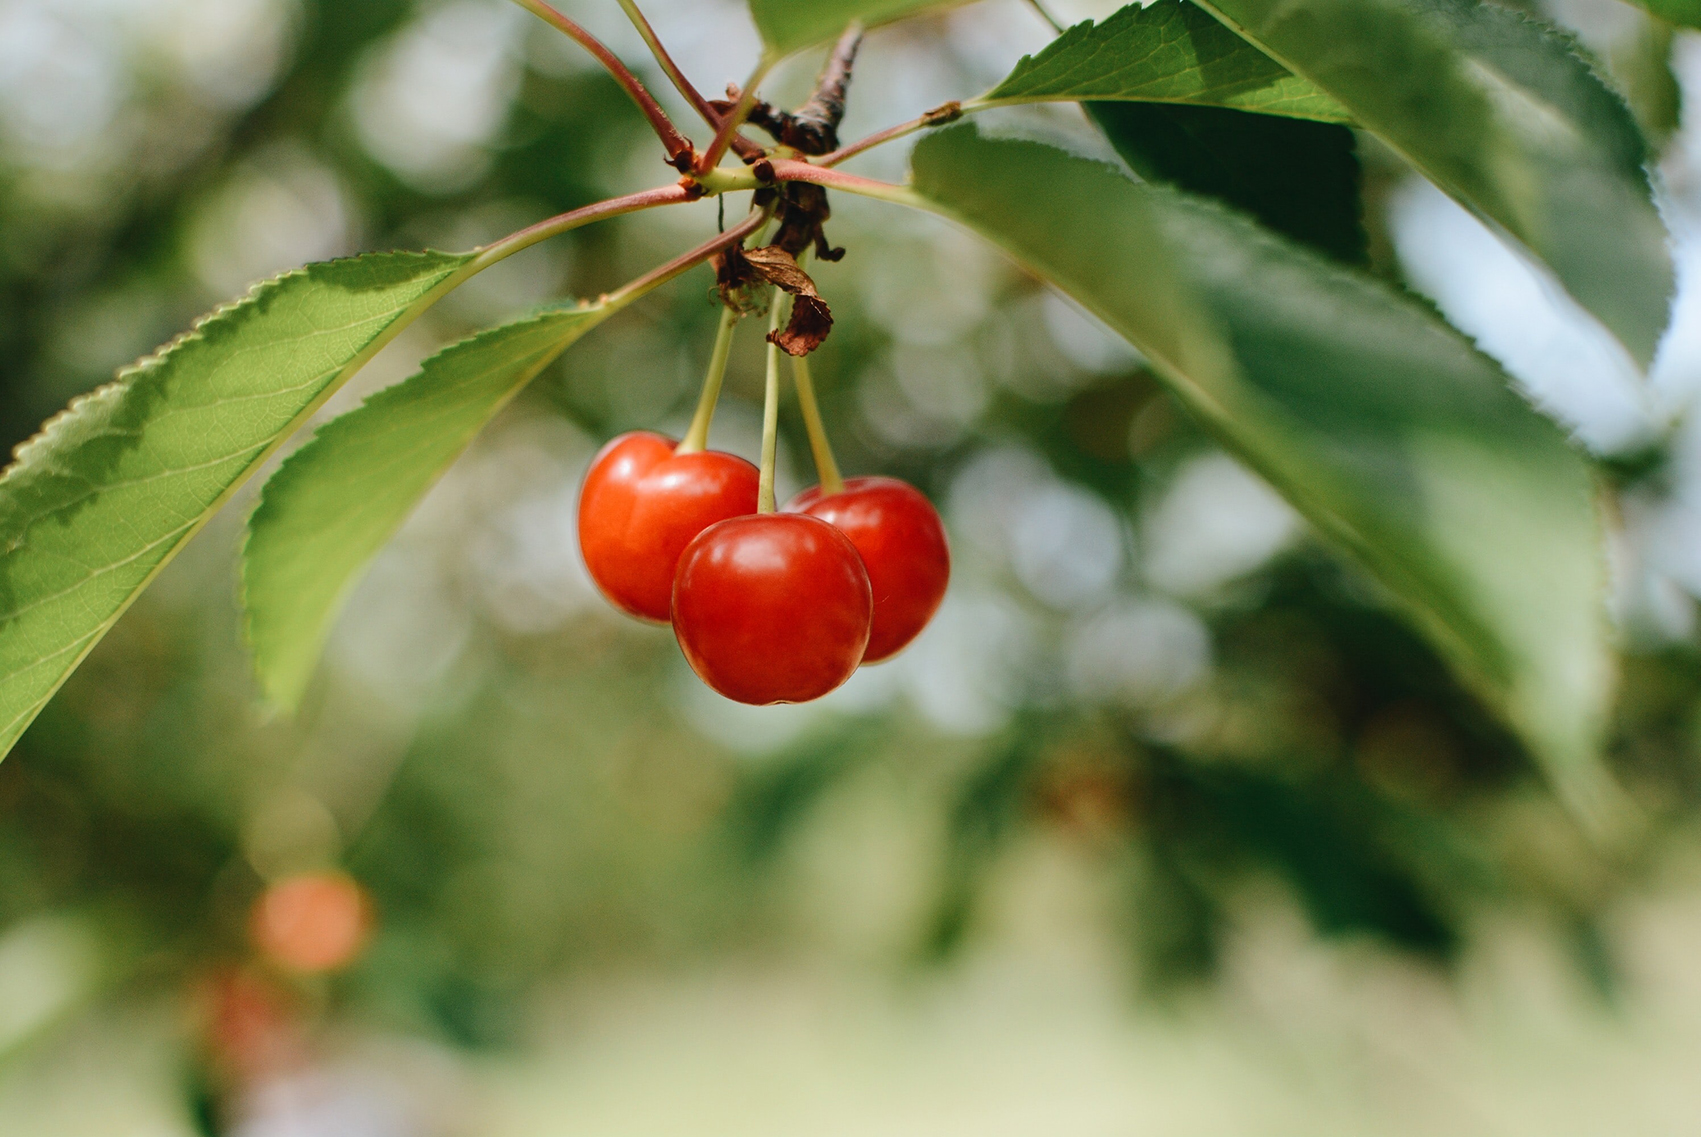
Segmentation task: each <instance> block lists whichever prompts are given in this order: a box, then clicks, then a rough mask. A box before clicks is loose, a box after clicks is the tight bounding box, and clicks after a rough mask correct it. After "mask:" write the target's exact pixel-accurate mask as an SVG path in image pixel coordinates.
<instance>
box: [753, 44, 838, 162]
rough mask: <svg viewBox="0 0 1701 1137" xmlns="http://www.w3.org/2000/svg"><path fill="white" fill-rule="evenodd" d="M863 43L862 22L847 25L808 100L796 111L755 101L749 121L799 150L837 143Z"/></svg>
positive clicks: (822, 151) (806, 151) (826, 147)
mask: <svg viewBox="0 0 1701 1137" xmlns="http://www.w3.org/2000/svg"><path fill="white" fill-rule="evenodd" d="M861 46H862V25H861V24H859V23H853V24H851V25H850V27H848V28H846V29H845V31H844V34H843V35H841V36H840V37H839V42H838V43H837V44H835V45H834V47H833V53H832V55H830V56H828V57H827V64H826V66H825V67H823V68H822V69H821V77H820V78H819V79H817V80H816V81H815V90H814V92H813V93H812V94H811V95H810V96H809V101H808V102H806V103H804V104H803V105H802V106H801V107H799V108H798V109H797V110H795V111H782V110H779V109H777V108H775V107H772V106H770V105H769V104H767V103H765V102H760V101H758V102H757V103H756V104H755V105H754V106H753V107H752V108H751V111H750V124H751V125H752V126H759V127H761V128H762V129H763V130H765V131H767V132H768V133H769V134H771V135H773V138H774V141H776V142H778V143H780V144H781V145H782V146H790V147H791V148H792V149H793V150H796V151H798V152H799V153H800V154H825V153H827V152H829V151H831V150H835V149H837V148H838V145H839V124H840V123H841V122H843V121H844V118H845V95H846V93H847V92H848V91H849V90H850V81H851V68H852V67H853V66H854V65H855V64H856V52H857V48H859V47H861Z"/></svg>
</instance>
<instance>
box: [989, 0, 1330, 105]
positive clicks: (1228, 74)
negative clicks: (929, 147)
mask: <svg viewBox="0 0 1701 1137" xmlns="http://www.w3.org/2000/svg"><path fill="white" fill-rule="evenodd" d="M1060 99H1082V100H1084V99H1117V100H1126V101H1130V102H1144V103H1192V104H1195V105H1199V106H1211V107H1232V108H1234V109H1236V110H1243V111H1258V112H1261V113H1263V114H1273V115H1286V116H1289V117H1292V118H1309V119H1316V120H1318V121H1319V122H1350V121H1351V119H1352V116H1351V115H1349V114H1348V113H1347V111H1346V110H1345V109H1344V108H1343V107H1342V106H1341V104H1340V103H1337V102H1336V101H1335V100H1334V99H1332V98H1330V97H1329V96H1328V95H1326V94H1324V93H1323V92H1322V91H1320V90H1318V89H1317V88H1316V87H1315V86H1313V85H1312V84H1311V83H1309V82H1307V81H1306V80H1304V79H1301V78H1300V77H1299V76H1297V75H1295V74H1294V73H1293V72H1291V71H1289V70H1288V69H1287V68H1285V67H1283V66H1282V65H1281V64H1280V63H1277V62H1276V61H1275V60H1273V59H1271V58H1270V57H1269V56H1268V55H1265V54H1264V53H1263V52H1262V51H1259V50H1258V49H1257V48H1256V47H1253V46H1252V45H1251V44H1249V43H1247V42H1246V41H1245V40H1243V39H1241V38H1240V37H1239V36H1237V35H1235V34H1234V33H1233V32H1231V31H1230V30H1229V29H1227V28H1225V27H1223V25H1222V24H1221V23H1219V22H1217V21H1216V20H1215V19H1213V18H1212V17H1211V15H1210V14H1209V13H1207V12H1205V11H1204V10H1203V9H1201V8H1199V7H1198V6H1197V5H1195V4H1191V3H1188V2H1186V0H1157V2H1156V3H1154V4H1153V5H1152V6H1151V7H1149V8H1142V7H1140V5H1138V4H1130V5H1129V6H1128V7H1126V8H1123V9H1121V10H1120V11H1118V12H1117V13H1116V14H1114V15H1112V16H1110V17H1109V18H1108V19H1106V20H1105V21H1104V22H1103V23H1102V24H1098V25H1096V26H1095V25H1094V24H1093V22H1092V21H1091V20H1088V21H1087V22H1086V23H1083V24H1077V25H1076V26H1074V27H1073V28H1070V29H1069V30H1068V31H1066V32H1064V33H1063V34H1062V35H1061V36H1059V37H1057V38H1056V39H1055V40H1053V41H1052V42H1051V43H1050V44H1049V45H1048V46H1047V47H1046V49H1045V50H1044V51H1042V52H1040V53H1039V54H1038V55H1024V56H1023V57H1022V61H1021V62H1020V63H1018V64H1016V69H1015V70H1014V71H1012V72H1011V73H1010V76H1009V78H1007V79H1005V80H1004V82H1002V83H1000V84H999V85H998V86H996V87H994V88H993V89H992V90H991V91H989V92H987V93H986V94H985V95H983V96H981V98H980V99H977V100H975V101H976V102H978V103H989V104H1000V103H1031V102H1041V101H1047V100H1060Z"/></svg>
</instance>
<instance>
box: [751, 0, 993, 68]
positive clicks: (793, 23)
mask: <svg viewBox="0 0 1701 1137" xmlns="http://www.w3.org/2000/svg"><path fill="white" fill-rule="evenodd" d="M963 3H967V0H750V17H751V19H753V20H755V21H756V30H757V31H758V32H760V33H761V34H762V43H763V44H764V45H766V47H767V54H768V56H769V58H771V59H778V58H779V57H780V56H783V55H790V54H791V53H792V52H794V51H797V50H799V49H801V48H805V47H811V46H813V45H815V44H818V43H823V42H825V41H827V40H830V39H833V38H835V37H836V36H838V34H839V33H840V32H842V31H844V30H845V28H846V26H848V25H849V24H850V23H851V21H853V20H861V21H862V23H863V24H864V25H865V26H867V27H873V26H875V25H876V24H885V23H890V22H891V21H893V20H901V19H903V18H904V17H905V16H914V15H917V14H919V13H921V12H926V11H930V10H935V9H939V8H948V7H953V6H955V5H957V4H963Z"/></svg>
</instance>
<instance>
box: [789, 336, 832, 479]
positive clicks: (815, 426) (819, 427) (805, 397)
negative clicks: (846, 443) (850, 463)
mask: <svg viewBox="0 0 1701 1137" xmlns="http://www.w3.org/2000/svg"><path fill="white" fill-rule="evenodd" d="M791 377H792V380H793V381H794V382H795V383H796V384H797V405H798V408H799V409H800V410H802V411H803V429H804V430H805V431H807V432H808V434H809V450H810V453H812V454H814V455H815V476H816V477H817V478H819V479H820V481H821V492H822V493H824V494H835V493H843V492H844V489H845V479H844V478H843V477H842V476H841V475H840V474H839V464H838V462H837V461H835V460H834V458H833V444H832V443H831V442H830V441H828V439H827V428H826V425H825V424H824V423H823V422H822V421H821V407H820V405H819V404H818V403H816V401H815V380H814V379H813V378H811V376H810V374H809V357H808V356H806V355H798V356H793V357H792V361H791Z"/></svg>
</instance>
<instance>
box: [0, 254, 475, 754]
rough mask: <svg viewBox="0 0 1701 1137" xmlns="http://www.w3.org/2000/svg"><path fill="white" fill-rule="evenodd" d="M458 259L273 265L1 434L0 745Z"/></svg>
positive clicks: (404, 257) (425, 300)
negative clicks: (250, 284) (93, 382)
mask: <svg viewBox="0 0 1701 1137" xmlns="http://www.w3.org/2000/svg"><path fill="white" fill-rule="evenodd" d="M469 259H470V258H468V257H460V256H450V255H446V254H438V253H391V254H383V255H377V256H367V257H359V258H355V259H352V260H344V261H335V262H332V263H329V264H320V265H311V266H309V267H307V268H305V269H300V270H297V271H296V272H292V273H287V274H285V275H284V276H281V277H278V278H277V279H275V280H272V281H268V282H267V283H265V284H262V285H260V286H258V287H257V288H255V289H254V291H253V292H251V293H250V294H249V295H248V297H247V298H246V299H244V300H242V301H240V302H238V303H236V304H233V305H230V306H228V307H225V308H222V309H220V310H219V311H217V312H214V313H213V314H212V315H210V316H209V317H207V318H206V319H205V320H203V321H202V322H201V323H200V324H198V325H197V326H196V327H195V329H194V330H193V331H191V332H190V333H188V334H187V335H185V336H183V337H182V338H181V339H179V340H177V341H176V342H174V343H172V344H171V345H169V346H168V347H166V348H164V349H162V350H161V351H160V352H159V353H158V354H156V355H154V356H151V357H149V358H148V359H144V360H142V361H141V362H140V363H138V364H136V365H135V366H134V367H132V368H130V369H129V370H127V371H125V372H123V373H122V374H121V375H120V377H119V379H118V381H117V382H115V383H112V384H110V385H108V386H106V387H102V388H101V389H100V390H98V391H95V392H92V393H91V394H88V395H85V396H83V397H82V398H80V399H78V400H77V401H76V402H74V403H72V404H71V406H70V408H69V409H68V410H66V411H65V412H64V413H63V414H61V415H59V416H58V417H56V418H54V419H53V420H51V421H50V422H48V423H47V425H46V426H45V427H43V428H42V432H41V433H40V434H38V435H37V436H36V437H35V438H33V439H31V440H30V441H29V442H27V443H25V444H24V445H23V446H21V447H19V448H18V452H17V455H16V459H15V461H14V462H13V463H12V465H11V466H10V467H9V468H8V469H7V470H6V471H5V474H4V475H3V476H0V754H4V753H5V752H6V751H8V750H10V749H11V747H12V745H13V744H14V743H15V742H16V741H17V739H18V736H19V735H21V734H22V733H23V731H24V728H25V727H27V726H28V725H29V724H30V722H31V721H32V720H33V719H34V718H35V716H36V714H37V713H38V712H39V711H40V710H41V708H42V707H43V706H44V705H45V704H46V703H47V700H48V699H50V698H51V697H52V696H53V693H54V692H55V691H56V690H58V689H59V685H60V684H61V683H63V682H64V680H65V677H66V676H67V675H69V674H70V673H71V672H72V671H73V670H74V669H75V668H76V666H77V664H78V663H80V662H82V659H83V657H84V656H85V655H86V654H87V653H88V651H89V650H90V649H91V648H92V647H93V646H94V645H95V644H96V643H97V642H98V641H99V640H100V638H101V637H102V636H103V635H105V634H106V632H107V630H108V629H109V628H111V627H112V625H113V623H114V622H115V621H116V620H117V619H118V617H119V616H120V615H121V614H122V613H123V612H124V610H125V608H127V607H128V606H129V605H130V602H131V601H132V600H134V599H135V598H136V596H137V594H138V593H140V592H141V590H142V589H143V588H144V587H146V586H147V584H148V582H149V581H151V580H152V579H153V578H154V575H155V574H156V573H157V572H159V570H160V568H161V567H163V566H164V565H165V563H166V562H167V561H169V560H170V559H171V557H172V556H173V555H174V554H175V553H176V552H177V550H179V549H180V548H182V547H183V545H184V544H185V543H186V542H187V541H188V540H189V538H191V537H193V536H194V535H195V533H196V532H198V531H199V530H200V528H201V526H202V525H204V524H205V523H206V521H207V519H208V518H209V517H211V516H212V515H213V513H214V512H215V511H217V509H218V508H219V506H220V505H222V504H223V503H224V502H225V500H226V499H228V498H229V497H230V495H231V494H232V493H233V492H235V490H236V488H237V487H238V486H240V485H241V484H242V483H243V482H244V481H245V480H246V479H247V478H248V476H249V475H250V474H252V473H253V472H254V471H255V470H256V469H257V468H258V467H259V466H260V464H261V463H262V462H264V461H265V460H266V458H267V456H268V455H270V454H271V453H272V451H273V450H274V449H276V448H277V446H278V445H280V444H281V443H282V441H283V440H284V439H285V438H286V437H287V436H288V435H289V434H290V432H292V431H293V430H294V429H295V428H296V427H298V426H300V425H301V423H303V422H304V421H306V419H307V417H308V416H309V415H311V414H312V413H313V411H314V410H315V409H316V408H317V407H318V406H319V405H320V404H321V403H322V402H323V401H324V400H325V399H326V398H328V397H329V396H330V394H331V393H332V392H333V391H335V390H336V388H337V387H338V386H340V385H341V383H342V382H343V381H344V380H345V379H347V378H348V377H349V376H350V375H352V374H353V373H354V371H355V370H357V369H358V368H359V367H360V366H361V364H363V363H364V362H365V361H366V360H367V359H369V358H371V356H372V355H373V354H374V353H375V352H376V351H377V350H378V349H379V348H380V347H381V346H383V344H384V343H386V342H387V341H388V340H389V338H390V337H392V336H393V335H394V334H395V333H396V332H397V331H399V330H400V328H401V327H402V326H404V325H405V324H406V322H407V319H408V318H409V317H410V316H411V315H412V314H414V313H417V312H418V311H419V310H421V308H422V307H423V306H424V305H426V304H429V303H430V301H431V300H432V299H433V298H434V295H435V290H437V289H439V288H440V287H442V286H444V285H445V282H447V281H448V280H449V278H450V277H451V276H452V275H453V274H454V272H455V270H456V269H458V268H460V267H461V266H462V265H464V264H466V263H467V261H468V260H469Z"/></svg>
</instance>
